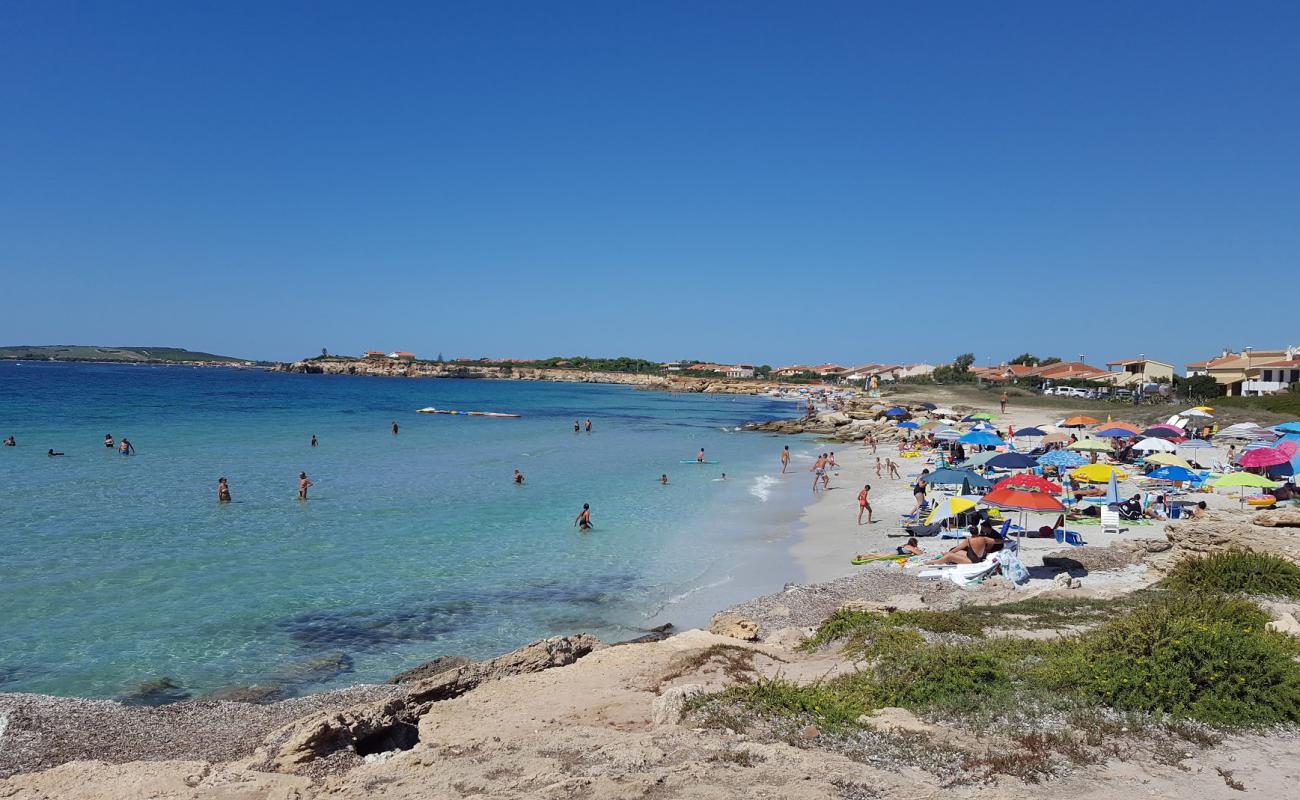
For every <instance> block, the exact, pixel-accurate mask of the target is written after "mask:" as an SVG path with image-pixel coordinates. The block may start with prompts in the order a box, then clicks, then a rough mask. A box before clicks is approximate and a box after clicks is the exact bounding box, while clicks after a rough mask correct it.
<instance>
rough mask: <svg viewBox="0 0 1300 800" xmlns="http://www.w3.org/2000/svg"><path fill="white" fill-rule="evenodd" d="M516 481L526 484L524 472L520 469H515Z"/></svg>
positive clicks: (521, 484)
mask: <svg viewBox="0 0 1300 800" xmlns="http://www.w3.org/2000/svg"><path fill="white" fill-rule="evenodd" d="M515 483H516V484H518V485H520V486H523V485H524V473H522V472H520V471H519V470H515Z"/></svg>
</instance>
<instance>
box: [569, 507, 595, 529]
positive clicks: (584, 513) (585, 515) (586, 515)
mask: <svg viewBox="0 0 1300 800" xmlns="http://www.w3.org/2000/svg"><path fill="white" fill-rule="evenodd" d="M573 524H574V525H576V526H577V527H578V530H580V531H589V530H591V529H592V528H593V527H595V526H594V525H592V524H591V506H589V505H588V504H586V503H583V504H582V510H581V511H579V512H578V516H577V518H576V519H574V520H573Z"/></svg>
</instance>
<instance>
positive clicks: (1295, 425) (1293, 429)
mask: <svg viewBox="0 0 1300 800" xmlns="http://www.w3.org/2000/svg"><path fill="white" fill-rule="evenodd" d="M1273 430H1275V431H1277V432H1278V433H1300V420H1296V421H1295V422H1283V423H1282V424H1281V425H1274V426H1273Z"/></svg>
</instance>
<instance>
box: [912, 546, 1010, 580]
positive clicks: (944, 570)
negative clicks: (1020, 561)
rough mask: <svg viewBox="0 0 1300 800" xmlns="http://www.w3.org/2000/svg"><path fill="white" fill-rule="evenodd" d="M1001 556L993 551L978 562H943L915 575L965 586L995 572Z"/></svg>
mask: <svg viewBox="0 0 1300 800" xmlns="http://www.w3.org/2000/svg"><path fill="white" fill-rule="evenodd" d="M1001 557H1002V555H1001V554H998V553H995V554H993V555H990V556H989V557H988V558H986V559H984V560H983V561H981V562H979V563H978V564H944V565H942V566H939V567H933V568H931V569H927V570H922V571H921V572H919V573H917V577H919V578H931V579H938V580H949V581H952V582H953V583H955V584H957V585H958V586H960V587H962V588H967V587H970V586H975V585H976V584H978V583H980V582H981V581H983V580H984V579H985V578H987V577H989V576H990V575H993V574H994V573H996V572H997V571H998V566H999V564H1000V559H1001Z"/></svg>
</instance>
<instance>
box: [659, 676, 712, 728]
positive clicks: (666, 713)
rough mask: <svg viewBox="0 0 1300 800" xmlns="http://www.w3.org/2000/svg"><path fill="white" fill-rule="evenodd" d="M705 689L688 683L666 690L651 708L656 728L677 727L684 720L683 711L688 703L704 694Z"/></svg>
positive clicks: (696, 684)
mask: <svg viewBox="0 0 1300 800" xmlns="http://www.w3.org/2000/svg"><path fill="white" fill-rule="evenodd" d="M703 693H704V687H703V686H700V685H699V684H698V683H688V684H685V685H683V686H673V687H672V688H669V689H665V690H664V693H663V694H661V695H659V696H658V697H656V698H655V699H654V704H653V706H652V708H651V719H652V720H653V722H654V724H655V725H656V726H662V725H676V724H677V723H678V722H679V721H680V720H681V718H682V710H683V709H684V708H685V707H686V701H687V700H689V699H691V698H692V697H694V696H696V695H697V694H703Z"/></svg>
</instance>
